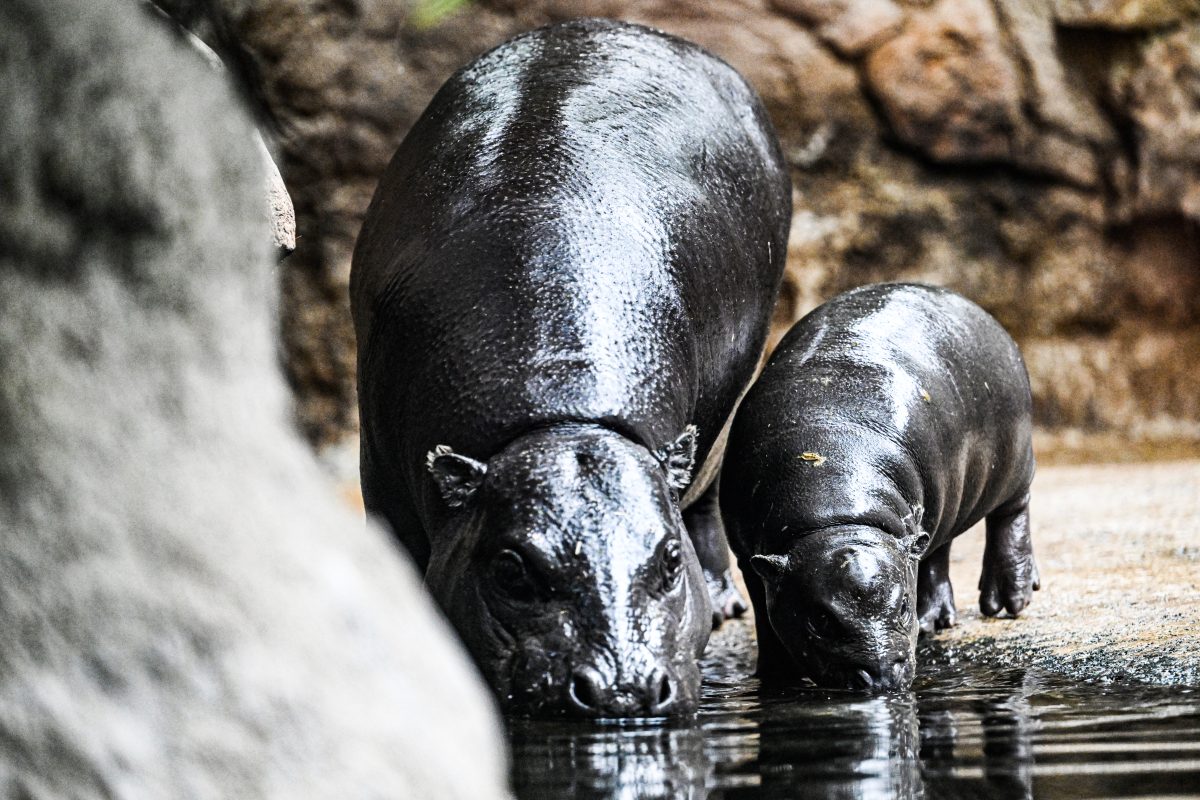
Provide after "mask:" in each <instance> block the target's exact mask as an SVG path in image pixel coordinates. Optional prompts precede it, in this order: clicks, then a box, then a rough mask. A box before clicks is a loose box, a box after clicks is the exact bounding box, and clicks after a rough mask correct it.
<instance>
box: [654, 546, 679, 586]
mask: <svg viewBox="0 0 1200 800" xmlns="http://www.w3.org/2000/svg"><path fill="white" fill-rule="evenodd" d="M659 567H660V569H661V571H662V580H663V587H664V588H667V589H670V588H671V587H672V586H674V585H675V584H676V582H678V580H679V576H680V575H681V574H683V546H682V545H681V544H680V543H679V540H678V539H669V540H667V543H666V544H665V545H663V549H662V556H661V557H660V560H659Z"/></svg>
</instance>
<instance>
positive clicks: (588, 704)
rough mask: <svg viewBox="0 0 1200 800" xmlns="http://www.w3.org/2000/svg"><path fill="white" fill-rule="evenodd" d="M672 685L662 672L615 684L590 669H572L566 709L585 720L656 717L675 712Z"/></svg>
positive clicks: (660, 670)
mask: <svg viewBox="0 0 1200 800" xmlns="http://www.w3.org/2000/svg"><path fill="white" fill-rule="evenodd" d="M676 695H677V690H676V685H675V681H674V680H672V678H671V675H670V674H669V673H668V672H667V671H666V670H664V669H661V668H655V669H652V670H649V671H648V672H647V673H646V674H645V675H643V676H641V677H639V678H637V679H635V680H633V681H630V682H622V683H618V682H616V681H612V680H609V679H607V678H606V677H605V675H604V674H603V673H602V672H601V671H600V670H598V669H596V668H595V667H592V666H582V667H576V668H575V669H574V670H573V671H572V673H571V680H570V684H569V686H568V687H567V699H568V702H569V704H570V708H571V710H572V711H574V712H575V713H576V714H579V715H580V716H585V717H646V716H650V717H658V716H667V715H670V714H673V713H674V712H675V705H676Z"/></svg>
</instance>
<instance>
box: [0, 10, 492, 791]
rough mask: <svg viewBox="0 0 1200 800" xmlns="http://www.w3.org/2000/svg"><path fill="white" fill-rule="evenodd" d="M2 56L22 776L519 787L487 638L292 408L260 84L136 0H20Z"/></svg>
mask: <svg viewBox="0 0 1200 800" xmlns="http://www.w3.org/2000/svg"><path fill="white" fill-rule="evenodd" d="M0 64H3V65H4V70H3V71H4V74H5V78H4V80H3V81H0V442H3V444H2V446H0V541H3V547H2V548H0V739H2V742H3V744H2V746H0V794H2V795H3V796H5V797H30V798H32V797H64V798H65V797H71V798H164V797H179V798H232V797H238V798H297V797H327V798H334V797H364V798H396V797H421V798H425V797H430V798H480V797H484V798H499V797H503V796H505V792H504V789H503V781H504V759H503V755H502V752H501V745H500V730H499V725H498V724H497V719H496V717H495V715H494V714H493V712H492V707H491V703H490V699H489V697H488V696H487V694H486V692H485V690H484V689H483V687H482V685H481V683H480V682H479V681H478V679H477V678H476V677H475V674H474V672H473V670H471V668H470V667H469V665H468V663H467V661H466V657H465V655H464V654H463V652H462V651H461V649H460V648H459V647H458V645H457V642H456V641H455V640H454V638H453V636H452V634H451V633H450V632H449V631H448V629H447V628H446V627H445V625H444V624H442V622H441V619H440V617H439V616H438V615H437V614H436V612H435V611H434V610H433V608H432V606H431V605H430V603H429V601H428V600H427V599H426V598H425V596H424V594H423V593H422V591H421V589H420V586H419V580H418V578H417V577H416V575H415V574H414V572H413V571H412V570H411V569H410V568H409V567H408V566H407V564H406V563H405V562H404V560H403V558H402V557H401V556H400V555H399V553H398V552H397V551H396V549H395V547H394V546H392V544H391V543H390V541H389V540H388V538H387V537H385V536H384V535H383V534H382V532H381V531H379V530H377V529H375V528H374V527H373V526H364V525H363V523H362V520H361V518H359V517H357V515H354V514H352V513H350V512H349V511H348V510H346V509H344V508H343V507H342V505H341V504H340V503H339V502H338V501H337V500H335V499H334V498H333V496H332V493H331V488H330V487H329V485H328V484H327V483H326V481H325V479H324V477H323V475H322V473H321V471H320V469H319V468H318V467H317V465H316V463H315V462H314V460H313V456H312V453H311V450H310V448H309V447H307V446H306V444H305V443H304V442H303V441H302V439H301V438H300V437H299V436H298V435H297V434H296V433H295V432H294V429H293V427H292V426H291V424H290V421H289V419H288V414H287V391H286V387H285V385H284V383H283V381H282V379H281V376H280V375H279V374H278V366H277V364H276V360H275V352H276V346H275V334H276V331H275V314H274V307H273V306H274V302H273V298H274V297H275V296H276V291H277V289H276V286H275V283H274V276H273V275H272V269H271V258H270V255H269V248H270V242H269V241H268V235H267V234H268V230H269V229H268V224H267V218H266V213H265V210H264V209H263V207H262V202H261V191H260V187H261V179H262V171H261V170H262V162H261V161H260V160H259V155H258V153H257V152H256V151H255V149H254V145H253V138H252V136H251V131H252V129H251V127H250V124H249V122H248V120H247V119H246V118H245V117H244V115H243V114H241V113H240V112H239V111H238V110H237V104H236V102H235V101H234V99H233V95H232V93H231V92H230V91H229V89H228V88H227V87H226V86H224V85H223V84H222V83H221V82H220V80H219V78H218V77H217V76H216V75H215V74H214V73H213V72H212V71H211V70H209V68H208V67H207V66H206V65H205V64H204V63H203V62H202V60H201V59H200V58H199V57H198V56H196V54H195V53H194V52H191V51H189V50H187V49H186V48H184V47H182V46H180V45H179V44H178V43H173V42H171V40H170V37H169V36H168V35H167V34H166V32H165V28H162V27H161V25H160V24H159V23H157V22H155V21H153V20H151V19H150V18H149V17H148V16H147V15H145V14H144V13H143V11H142V9H141V8H139V6H138V4H135V3H130V2H127V0H6V2H5V3H4V4H0Z"/></svg>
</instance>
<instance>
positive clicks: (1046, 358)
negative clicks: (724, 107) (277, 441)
mask: <svg viewBox="0 0 1200 800" xmlns="http://www.w3.org/2000/svg"><path fill="white" fill-rule="evenodd" d="M223 2H224V3H225V5H226V6H227V7H228V8H229V10H230V12H231V14H232V15H233V17H234V19H235V21H236V23H237V27H238V29H239V30H240V32H241V34H242V36H243V37H244V38H245V41H246V43H247V44H248V45H249V47H250V48H251V50H252V51H253V52H255V53H256V55H257V57H258V58H259V59H260V61H261V64H262V68H263V72H264V74H265V75H266V77H267V79H268V82H269V87H268V89H269V96H270V97H271V99H272V102H273V105H274V107H275V109H276V110H277V112H278V114H279V116H280V117H281V118H283V120H284V123H285V127H286V128H287V130H288V132H289V135H288V137H287V142H286V149H287V158H286V164H285V167H284V171H285V177H286V179H287V181H288V183H289V188H291V190H292V192H293V197H294V199H295V201H296V203H297V207H298V212H299V215H300V220H299V224H300V241H299V249H298V251H297V253H296V254H295V255H294V256H293V257H292V259H291V260H290V262H289V263H288V264H287V265H286V266H285V268H284V275H283V282H284V288H285V323H286V324H285V333H286V339H287V349H288V364H289V370H290V374H291V378H292V381H293V385H294V387H295V388H296V389H297V391H298V396H299V407H300V414H301V418H302V420H303V421H304V423H305V425H306V428H307V430H308V431H309V433H310V434H311V435H313V436H314V437H315V438H316V439H318V440H323V441H328V440H331V439H334V438H337V437H338V436H340V435H341V434H342V433H344V432H347V431H350V430H352V429H353V427H354V420H353V417H352V411H351V409H352V407H353V403H352V401H351V398H352V392H353V374H354V373H353V341H352V334H351V332H350V327H349V317H348V314H347V312H346V307H345V303H346V300H345V294H346V279H347V275H348V270H349V259H350V250H351V246H352V243H353V240H354V236H355V233H356V231H357V228H358V224H359V220H360V218H361V214H362V212H363V210H364V209H365V207H366V205H367V202H368V201H369V199H370V195H371V192H372V190H373V187H374V183H375V180H376V177H377V176H378V174H379V173H380V171H381V170H382V168H383V166H384V165H385V164H386V162H387V159H388V158H389V157H390V155H391V153H392V151H393V150H394V148H395V146H396V145H397V144H398V143H399V141H400V139H401V138H402V137H403V135H404V132H405V131H406V130H407V127H408V126H409V125H410V124H411V123H412V121H413V120H414V119H415V118H416V116H417V115H418V114H419V113H420V111H421V110H422V108H423V107H424V105H425V103H426V102H427V101H428V99H429V97H431V96H432V94H433V92H434V91H435V90H436V88H437V87H438V85H440V83H441V82H442V81H443V80H444V79H445V78H446V77H447V76H448V75H449V74H450V72H451V71H452V70H453V69H454V68H456V67H457V66H459V65H461V64H463V63H465V62H466V61H468V60H469V59H470V58H472V57H473V56H474V55H476V54H477V53H479V52H481V51H482V50H484V49H486V48H487V47H490V46H492V45H494V44H497V43H499V42H500V41H502V40H503V39H505V38H506V37H508V36H509V35H511V34H513V33H515V32H517V31H520V30H524V29H527V28H530V27H533V26H536V25H540V24H542V23H545V22H548V21H550V20H554V19H561V18H566V17H570V16H581V15H598V16H614V17H621V18H624V19H628V20H631V21H635V22H642V23H646V24H650V25H655V26H658V27H661V28H663V29H665V30H667V31H670V32H672V33H676V34H679V35H681V36H684V37H687V38H689V39H692V40H694V41H696V42H698V43H700V44H702V45H704V46H706V47H708V48H710V49H711V50H713V51H714V52H716V53H717V54H719V55H721V56H722V57H724V58H725V59H727V60H728V61H730V62H731V63H732V64H733V65H734V66H735V67H737V68H738V69H739V70H740V71H742V72H743V74H745V75H746V76H747V78H749V80H750V81H751V83H753V84H754V85H755V87H756V88H757V89H758V90H759V92H760V93H761V94H762V95H763V97H764V99H765V101H766V102H767V105H768V107H769V109H770V111H771V113H772V115H773V117H774V120H775V123H776V126H777V128H778V129H779V132H780V135H781V138H782V139H783V142H784V146H785V150H786V151H787V153H788V155H789V159H790V161H791V164H792V167H793V169H794V174H793V178H794V182H795V186H796V191H797V202H796V216H795V220H794V224H793V231H792V240H791V248H790V267H789V276H788V280H787V284H786V285H785V287H784V294H783V297H782V299H781V302H780V305H779V308H778V316H777V319H778V322H779V324H780V326H783V325H786V324H787V323H789V322H790V321H792V320H794V319H796V318H798V317H799V315H801V314H803V313H804V312H805V311H807V310H808V309H810V308H812V307H813V306H815V305H816V304H817V303H819V302H820V301H822V300H824V299H826V298H828V297H830V296H831V295H832V294H834V293H835V292H838V291H841V290H844V289H847V288H850V287H852V286H856V285H859V284H862V283H865V282H868V281H874V280H889V279H906V280H924V281H931V282H936V283H940V284H944V285H947V286H950V287H951V288H954V289H956V290H958V291H961V292H963V293H965V294H967V295H968V296H970V297H971V298H973V299H975V300H976V301H978V302H980V303H981V304H982V305H984V306H985V307H986V308H988V309H989V310H990V311H992V312H993V313H995V314H996V315H997V316H998V317H999V318H1000V319H1001V321H1002V322H1004V324H1005V325H1006V326H1007V327H1008V328H1009V329H1010V330H1011V331H1012V332H1013V333H1014V334H1015V335H1016V336H1017V338H1018V340H1019V341H1020V342H1021V343H1022V345H1023V347H1024V349H1025V352H1026V354H1027V357H1028V362H1029V367H1030V372H1031V374H1032V377H1033V382H1034V391H1035V395H1036V398H1035V399H1036V408H1037V414H1038V419H1039V421H1040V422H1041V423H1042V424H1043V425H1048V426H1058V427H1071V428H1081V429H1089V430H1091V429H1105V430H1109V431H1118V432H1121V433H1123V434H1128V435H1131V436H1152V437H1172V436H1190V437H1200V389H1198V388H1196V385H1195V382H1194V381H1193V380H1191V379H1190V377H1189V376H1191V375H1194V374H1196V371H1197V368H1200V347H1197V342H1198V340H1200V294H1198V293H1197V292H1196V291H1195V287H1196V286H1197V281H1200V277H1198V275H1200V261H1198V258H1197V256H1198V255H1200V252H1198V250H1200V238H1198V233H1197V231H1198V230H1200V111H1198V110H1197V109H1198V108H1200V105H1198V104H1197V94H1198V93H1200V82H1198V81H1197V78H1196V75H1197V74H1200V16H1198V15H1200V4H1197V3H1195V2H1193V0H1179V1H1178V2H1171V0H1160V1H1159V2H1138V3H1133V2H1117V1H1115V0H1114V1H1112V2H1110V1H1109V0H1056V2H1044V1H1043V0H920V1H918V0H906V1H905V2H901V1H900V0H770V2H768V1H767V0H719V1H718V2H711V3H700V2H685V1H684V0H655V1H653V2H639V3H633V2H628V0H584V1H583V2H570V3H568V2H565V0H531V1H530V2H517V1H516V0H480V2H476V3H473V4H470V3H469V4H464V5H462V6H461V7H460V8H458V9H457V10H456V11H453V12H452V13H449V14H447V15H444V16H442V17H440V18H437V19H433V20H431V18H430V16H429V15H427V14H422V13H417V14H414V13H412V12H411V11H410V9H409V8H408V6H406V5H405V4H404V3H403V2H400V0H346V2H340V3H329V4H325V3H321V4H318V3H312V2H307V1H306V0H263V2H258V3H254V4H250V3H247V2H246V1H245V0H223Z"/></svg>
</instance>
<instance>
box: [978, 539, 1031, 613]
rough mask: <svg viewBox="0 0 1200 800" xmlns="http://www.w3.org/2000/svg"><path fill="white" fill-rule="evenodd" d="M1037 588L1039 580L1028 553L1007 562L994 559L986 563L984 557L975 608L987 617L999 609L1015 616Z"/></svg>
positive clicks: (1022, 609) (1026, 604)
mask: <svg viewBox="0 0 1200 800" xmlns="http://www.w3.org/2000/svg"><path fill="white" fill-rule="evenodd" d="M997 562H1000V563H997ZM1040 588H1042V580H1041V576H1040V575H1038V568H1037V564H1035V563H1034V561H1033V554H1032V553H1031V554H1029V555H1027V556H1024V557H1022V558H1014V559H1012V560H1011V561H1009V560H1004V561H1001V560H1000V559H996V560H995V561H993V562H991V563H989V562H988V560H987V559H984V567H983V574H982V575H981V576H980V578H979V610H980V611H982V612H983V614H984V616H987V617H995V616H998V615H999V614H1000V612H1001V611H1007V612H1008V613H1009V614H1010V615H1011V616H1014V617H1016V616H1018V615H1019V614H1020V613H1021V612H1022V611H1024V610H1025V607H1026V606H1028V605H1029V602H1030V601H1031V600H1032V599H1033V593H1034V591H1036V590H1037V589H1040Z"/></svg>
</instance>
